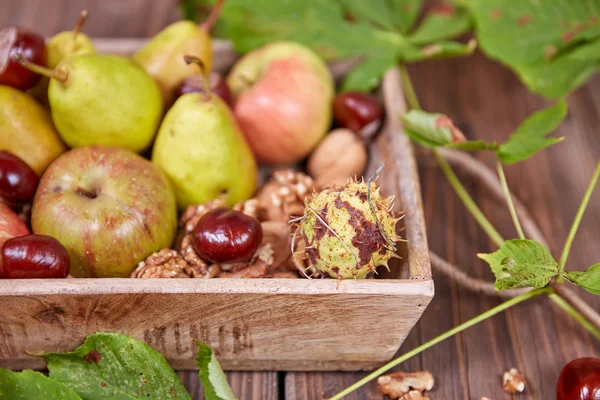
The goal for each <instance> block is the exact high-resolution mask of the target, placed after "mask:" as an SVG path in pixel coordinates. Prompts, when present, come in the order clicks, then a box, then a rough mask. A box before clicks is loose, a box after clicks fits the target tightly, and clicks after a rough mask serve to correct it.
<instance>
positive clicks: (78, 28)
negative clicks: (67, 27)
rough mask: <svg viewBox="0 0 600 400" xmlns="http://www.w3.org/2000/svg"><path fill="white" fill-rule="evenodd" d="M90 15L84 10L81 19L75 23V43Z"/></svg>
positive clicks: (80, 15)
mask: <svg viewBox="0 0 600 400" xmlns="http://www.w3.org/2000/svg"><path fill="white" fill-rule="evenodd" d="M88 15H89V13H88V10H83V11H81V13H80V14H79V19H77V22H76V23H75V26H74V27H73V43H75V41H76V40H77V35H78V34H79V32H80V31H81V28H82V27H83V24H85V20H86V19H87V17H88Z"/></svg>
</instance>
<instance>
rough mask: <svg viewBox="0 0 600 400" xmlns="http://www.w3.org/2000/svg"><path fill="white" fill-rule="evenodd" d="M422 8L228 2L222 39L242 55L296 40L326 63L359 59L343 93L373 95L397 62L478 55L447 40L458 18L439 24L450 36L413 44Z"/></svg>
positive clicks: (379, 3)
mask: <svg viewBox="0 0 600 400" xmlns="http://www.w3.org/2000/svg"><path fill="white" fill-rule="evenodd" d="M420 5H421V1H409V0H405V1H392V0H374V1H370V0H339V1H331V0H301V1H300V0H287V1H280V0H228V1H226V2H225V6H224V7H223V11H222V13H221V18H220V20H221V21H220V22H221V24H220V33H222V34H223V35H224V36H226V37H227V38H229V39H230V40H231V41H232V42H233V44H234V46H235V49H236V50H237V51H238V52H241V53H245V52H248V51H251V50H253V49H255V48H257V47H259V46H262V45H264V44H266V43H269V42H273V41H278V40H290V41H295V42H299V43H302V44H304V45H306V46H308V47H310V48H312V49H313V50H315V51H316V52H317V53H318V54H320V55H321V56H322V57H323V58H324V59H326V60H331V59H341V58H355V57H359V58H361V59H362V62H361V63H360V64H359V66H358V67H357V68H358V71H356V72H355V73H353V74H352V73H351V74H350V75H349V76H348V77H347V80H346V81H345V82H344V85H343V88H344V90H350V89H352V90H369V89H371V88H373V86H374V85H376V83H377V82H378V80H379V79H380V78H381V76H382V75H383V73H384V72H385V71H386V70H387V69H388V68H390V66H392V65H394V64H396V63H397V62H401V61H402V62H413V61H420V60H424V59H428V58H434V57H449V56H459V55H466V54H470V53H471V52H472V51H473V49H474V46H473V43H469V44H462V43H458V42H448V41H445V40H443V39H445V38H446V37H447V36H446V34H448V35H454V34H455V33H456V30H457V28H456V22H455V21H454V19H453V18H442V19H439V20H437V22H435V25H436V27H435V30H439V32H446V33H445V34H442V35H439V34H438V35H435V37H436V38H437V40H436V41H433V42H431V43H427V42H425V41H423V40H420V41H418V44H415V43H411V42H410V41H409V40H408V39H407V37H406V36H405V32H407V30H408V29H409V27H410V26H411V25H412V23H413V21H414V20H415V18H416V15H418V12H419V7H420ZM409 9H410V12H407V11H406V10H409ZM461 15H462V14H461ZM400 16H402V17H400ZM461 18H462V17H461ZM446 25H448V26H449V28H446ZM461 29H462V28H461ZM427 31H429V32H430V33H429V34H428V33H427ZM426 34H427V35H430V36H431V28H426V30H425V31H424V33H423V34H422V35H426ZM374 82H375V83H374Z"/></svg>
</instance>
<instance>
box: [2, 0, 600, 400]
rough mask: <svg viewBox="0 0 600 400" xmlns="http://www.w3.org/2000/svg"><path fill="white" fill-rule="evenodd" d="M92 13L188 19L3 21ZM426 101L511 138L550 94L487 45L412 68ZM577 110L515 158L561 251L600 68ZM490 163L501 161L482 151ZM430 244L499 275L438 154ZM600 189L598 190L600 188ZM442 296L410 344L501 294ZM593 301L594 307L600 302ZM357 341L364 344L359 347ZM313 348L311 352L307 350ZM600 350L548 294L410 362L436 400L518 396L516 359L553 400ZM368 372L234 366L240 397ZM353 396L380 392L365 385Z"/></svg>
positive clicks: (528, 198) (64, 3)
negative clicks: (556, 139)
mask: <svg viewBox="0 0 600 400" xmlns="http://www.w3.org/2000/svg"><path fill="white" fill-rule="evenodd" d="M83 8H87V9H88V10H89V11H90V14H91V17H90V19H89V21H88V22H87V24H86V26H85V29H84V31H85V32H86V33H88V34H89V35H91V36H97V37H148V36H151V35H153V34H155V33H156V32H158V31H159V30H160V29H161V28H163V27H164V26H165V25H167V24H168V23H169V22H172V21H174V20H175V19H177V18H178V13H177V9H176V8H175V1H174V0H155V1H151V0H127V1H125V0H86V1H75V0H71V1H69V0H53V1H48V0H0V27H4V26H6V25H9V24H16V25H22V26H25V27H30V28H33V29H36V30H38V31H40V32H41V33H43V34H45V35H52V34H54V33H57V32H58V31H60V30H65V29H71V27H72V25H73V23H74V21H75V20H76V18H77V15H78V14H79V12H80V10H81V9H83ZM410 72H411V75H412V77H413V80H414V82H415V86H416V89H417V93H418V94H419V96H420V99H421V102H422V104H423V106H424V108H425V109H426V110H430V111H438V112H443V113H446V114H448V115H449V116H450V117H452V118H453V119H454V120H455V121H456V122H457V123H458V124H459V126H460V127H461V128H462V130H463V132H465V134H466V135H467V137H468V138H470V139H474V138H480V139H486V140H497V141H500V142H501V141H504V140H505V139H506V137H507V135H508V133H510V132H511V131H512V130H513V129H514V128H515V127H516V126H517V125H518V124H519V123H520V121H522V120H523V118H525V117H526V116H527V115H529V114H531V113H532V112H533V111H535V110H537V109H539V108H541V107H543V106H544V105H546V104H547V103H546V102H545V101H544V100H543V99H541V98H540V97H538V96H534V95H531V94H529V93H528V92H527V90H526V89H525V88H524V87H523V86H522V85H521V84H520V83H519V81H518V80H517V79H516V77H515V76H514V74H513V73H512V72H510V71H509V70H507V69H505V68H504V67H502V66H500V65H499V64H496V63H494V62H492V61H490V60H488V59H486V58H485V57H483V56H482V55H481V54H477V55H475V56H472V57H469V58H462V59H454V60H444V61H431V62H425V63H422V64H419V65H413V66H411V67H410ZM568 103H569V110H570V111H569V115H568V117H567V119H566V121H565V122H564V123H563V124H562V126H561V127H560V129H559V130H558V132H556V135H559V136H565V137H566V140H565V141H564V142H562V143H560V144H558V145H556V146H554V147H552V148H550V149H549V150H547V151H544V152H542V153H541V154H538V155H536V156H535V157H533V158H532V159H530V160H529V161H526V162H524V163H521V164H518V165H515V166H511V167H507V168H506V174H507V178H508V181H509V184H510V186H511V187H512V189H513V191H514V192H515V193H516V195H517V196H518V197H519V198H520V199H521V200H522V201H523V202H524V203H525V205H526V206H527V207H528V208H529V209H530V210H531V212H532V214H533V216H534V218H535V220H536V221H537V222H538V223H539V225H540V227H541V229H542V230H543V231H544V233H545V234H546V235H547V237H548V240H549V241H550V245H551V250H552V252H553V253H554V254H555V256H556V257H557V258H558V256H559V254H560V251H561V250H562V244H563V241H564V238H565V237H566V235H567V232H568V229H569V227H570V224H571V221H572V219H573V216H574V214H575V211H576V209H577V206H578V204H579V201H580V199H581V197H582V195H583V192H584V190H585V187H586V185H587V182H588V179H589V177H590V176H591V173H592V171H593V168H594V166H595V163H596V162H597V161H598V159H599V158H600V76H597V77H596V78H594V79H592V81H591V82H589V83H588V84H587V85H586V86H584V87H582V88H580V89H579V90H577V91H576V92H575V93H573V94H572V95H570V96H569V98H568ZM482 158H483V159H484V160H485V161H486V162H487V163H489V165H493V164H492V163H491V161H492V160H491V159H489V158H486V157H482ZM420 163H421V169H420V174H421V181H422V187H423V198H424V203H425V214H426V217H427V228H428V236H429V242H430V246H431V248H432V250H434V251H435V252H437V253H438V254H440V255H442V256H443V257H445V258H447V259H448V260H450V261H451V262H454V263H456V264H458V265H460V266H461V267H462V268H464V270H466V271H468V272H469V273H470V274H472V275H474V276H477V277H481V278H486V279H490V280H491V279H492V275H491V273H490V272H489V271H488V269H487V268H486V267H485V265H484V264H483V263H482V262H481V261H479V260H478V259H477V258H476V253H477V252H482V251H483V252H488V251H493V250H494V246H493V244H492V243H491V242H490V241H489V240H488V239H487V237H486V236H485V234H484V233H483V232H482V231H481V230H480V229H479V227H478V226H477V224H476V223H475V221H474V220H473V219H472V218H471V217H470V216H469V214H468V213H467V212H466V211H465V209H464V207H463V206H462V205H461V203H460V201H459V200H458V198H457V197H456V196H455V195H454V193H453V192H452V190H451V188H450V187H449V186H448V184H447V183H446V182H445V180H444V177H443V176H442V175H441V173H440V171H439V170H438V169H437V168H435V165H434V164H433V163H432V161H431V160H428V159H426V158H422V159H420ZM461 178H462V179H463V182H464V183H465V185H466V187H467V188H468V189H469V190H470V192H471V193H472V194H473V196H474V198H475V199H476V201H477V202H478V203H479V204H480V205H481V207H482V209H483V211H484V212H485V214H486V215H488V216H490V217H491V219H492V220H493V222H494V223H496V224H497V225H498V226H499V227H500V230H501V232H502V233H503V234H504V235H506V237H511V236H516V235H515V234H514V231H513V229H512V225H511V222H510V219H509V216H508V213H507V212H506V211H505V207H504V204H500V203H497V202H495V201H493V200H492V199H490V197H489V196H487V195H486V193H485V190H483V189H482V188H481V187H480V186H479V185H478V184H477V182H475V181H473V180H471V179H469V178H468V177H465V176H461ZM598 191H600V190H597V192H598ZM599 238H600V193H596V194H595V195H594V196H593V198H592V201H591V203H590V206H589V208H588V210H587V212H586V214H585V217H584V220H583V223H582V225H581V228H580V230H579V233H578V235H577V238H576V241H575V245H574V246H573V249H572V252H571V257H570V258H569V262H568V268H570V269H585V268H587V267H588V266H589V265H591V264H592V263H594V262H598V261H600V246H599V244H598V241H599ZM434 278H435V284H436V295H435V298H434V299H433V301H432V302H431V304H430V306H429V308H428V309H427V311H426V312H425V315H424V316H423V318H422V319H421V321H420V322H419V324H418V325H417V327H416V328H415V329H414V331H413V332H412V333H411V335H410V336H409V338H408V339H407V341H406V343H405V344H404V345H403V346H402V349H401V350H400V353H404V352H406V351H407V350H410V349H412V348H414V347H416V346H417V345H418V344H420V343H423V342H424V341H426V340H428V339H430V338H433V337H434V336H437V335H438V334H440V333H442V332H444V331H446V330H448V329H450V328H452V327H453V326H455V325H458V324H459V323H461V322H463V321H465V320H467V319H469V318H472V317H474V316H475V315H477V314H479V313H481V312H483V311H485V310H487V309H489V308H490V307H492V306H494V305H496V304H498V303H499V300H498V299H495V298H486V297H484V296H480V295H476V294H473V293H471V292H469V291H467V290H465V289H463V288H460V287H457V286H456V285H455V284H454V283H453V282H449V281H448V280H447V279H445V278H444V277H443V276H440V275H439V274H435V273H434ZM586 298H589V299H590V300H591V301H592V303H593V305H594V306H595V307H597V308H598V307H600V299H599V298H593V296H586ZM360 345H361V344H360V343H356V346H360ZM306 351H311V350H310V349H306ZM583 356H596V357H599V356H600V343H598V342H597V341H594V340H593V338H592V337H591V336H590V335H589V334H587V332H585V331H583V330H582V329H581V328H580V327H579V326H578V325H577V324H576V323H575V322H574V321H573V320H572V319H571V318H570V317H568V316H566V315H565V314H564V313H563V312H562V311H561V310H558V309H557V308H556V307H555V306H553V305H552V304H551V303H550V302H549V301H548V300H546V299H542V298H540V299H535V300H533V301H531V302H530V303H527V304H523V305H520V306H518V307H516V308H514V309H511V310H509V311H507V312H506V313H504V314H502V315H498V316H496V317H495V318H493V319H491V320H488V321H486V322H484V323H482V324H480V325H478V326H475V327H473V328H471V329H469V330H468V331H466V332H464V333H463V334H460V335H457V336H455V337H453V338H451V339H449V340H447V341H445V342H443V343H441V344H439V345H437V346H435V347H434V348H432V349H430V350H428V351H426V352H424V353H423V354H421V355H420V356H418V357H415V358H414V359H412V360H410V361H408V362H406V363H405V364H403V365H402V366H401V369H403V370H407V371H410V370H418V369H427V370H429V371H431V372H432V373H433V375H434V376H435V378H436V384H435V388H434V390H433V391H432V392H431V398H432V400H449V399H475V400H479V399H480V398H481V397H482V396H486V397H488V398H491V399H494V400H498V399H510V398H511V396H509V395H506V394H504V393H503V392H502V389H501V383H500V381H501V374H502V372H503V371H505V370H507V369H509V368H511V367H516V368H518V369H519V370H521V371H522V372H523V373H524V374H525V376H526V378H527V380H528V386H527V390H526V392H525V393H524V394H523V395H520V396H518V398H519V399H544V400H547V399H553V398H554V397H555V394H554V388H555V384H556V379H557V376H558V374H559V372H560V370H561V368H562V366H563V365H564V364H565V363H567V362H568V361H570V360H572V359H575V358H578V357H583ZM363 375H364V373H319V372H313V373H287V374H286V373H283V372H279V373H277V372H265V373H261V372H231V373H229V374H228V377H229V380H230V382H231V384H232V386H233V390H234V392H235V393H236V395H238V396H239V398H240V399H253V400H263V399H264V400H271V399H283V398H285V399H289V400H301V399H307V400H319V399H322V398H323V397H328V396H331V395H333V394H334V393H336V392H338V391H339V390H341V389H343V388H344V387H346V386H348V385H350V384H352V383H353V382H355V381H356V380H357V379H359V378H360V377H361V376H363ZM180 376H181V378H182V380H183V382H184V384H185V386H186V387H187V388H188V389H189V390H190V391H191V393H193V397H194V399H200V398H202V394H201V393H202V391H201V387H200V384H199V381H198V379H197V376H196V374H195V373H194V372H180ZM347 398H348V399H380V398H381V395H379V394H378V392H377V388H376V385H375V384H374V383H372V384H369V385H367V386H366V387H364V388H363V389H361V390H359V391H358V392H356V393H354V394H352V395H350V396H348V397H347Z"/></svg>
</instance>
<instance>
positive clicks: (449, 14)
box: [408, 3, 471, 44]
mask: <svg viewBox="0 0 600 400" xmlns="http://www.w3.org/2000/svg"><path fill="white" fill-rule="evenodd" d="M469 29H471V17H470V16H469V12H468V10H467V9H465V8H463V7H456V6H454V5H452V4H450V3H442V4H438V5H437V6H435V7H433V8H432V10H431V11H430V12H429V13H428V14H427V15H426V16H425V19H423V22H421V24H420V25H419V26H418V27H417V28H416V29H415V31H414V32H413V33H411V34H410V35H409V36H408V40H409V41H410V42H411V43H414V44H429V43H432V42H436V41H439V40H444V39H448V38H452V37H456V36H458V35H460V34H463V33H465V32H467V31H468V30H469Z"/></svg>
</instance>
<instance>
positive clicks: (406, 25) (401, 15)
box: [388, 0, 423, 34]
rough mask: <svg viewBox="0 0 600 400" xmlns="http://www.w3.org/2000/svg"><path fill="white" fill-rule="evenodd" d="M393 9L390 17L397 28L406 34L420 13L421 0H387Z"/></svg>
mask: <svg viewBox="0 0 600 400" xmlns="http://www.w3.org/2000/svg"><path fill="white" fill-rule="evenodd" d="M388 2H389V3H390V5H391V8H392V9H393V10H394V11H393V12H392V15H391V17H392V18H393V19H394V25H395V26H396V27H397V28H398V30H399V31H400V32H401V33H403V34H407V33H408V31H409V30H410V28H412V26H413V24H414V23H415V21H416V20H417V17H418V16H419V14H420V13H421V7H422V6H423V0H388Z"/></svg>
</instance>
